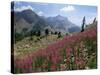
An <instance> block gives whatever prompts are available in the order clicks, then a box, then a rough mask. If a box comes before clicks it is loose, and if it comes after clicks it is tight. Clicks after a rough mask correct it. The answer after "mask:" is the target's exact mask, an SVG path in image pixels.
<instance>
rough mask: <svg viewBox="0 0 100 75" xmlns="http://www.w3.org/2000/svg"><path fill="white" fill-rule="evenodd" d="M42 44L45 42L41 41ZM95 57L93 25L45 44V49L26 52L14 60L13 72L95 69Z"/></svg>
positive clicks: (94, 27) (94, 28) (95, 34)
mask: <svg viewBox="0 0 100 75" xmlns="http://www.w3.org/2000/svg"><path fill="white" fill-rule="evenodd" d="M53 37H54V36H53ZM55 37H56V36H55ZM44 39H45V38H44ZM42 40H43V39H41V41H42ZM49 40H50V39H49ZM51 40H53V39H51ZM23 41H24V40H23ZM43 42H46V41H44V40H43ZM28 43H29V42H28ZM31 43H32V42H31ZM21 44H22V43H21ZM35 44H36V43H35ZM29 46H31V45H29ZM38 47H39V46H38ZM26 49H27V48H26ZM22 50H23V49H22ZM22 50H21V51H22ZM23 51H24V50H23ZM23 51H22V52H23ZM96 55H97V27H96V25H94V26H91V27H89V28H87V29H86V30H85V31H84V32H80V33H76V34H73V35H68V36H65V37H63V38H62V39H58V40H56V41H55V42H53V43H50V44H48V43H47V45H46V47H41V49H39V50H36V51H34V50H33V52H30V53H28V50H27V54H25V55H22V56H21V57H16V58H15V70H14V71H15V73H30V72H41V71H42V72H46V71H64V70H79V69H90V68H91V69H95V68H97V67H96V66H97V62H96V61H97V58H96V57H97V56H96Z"/></svg>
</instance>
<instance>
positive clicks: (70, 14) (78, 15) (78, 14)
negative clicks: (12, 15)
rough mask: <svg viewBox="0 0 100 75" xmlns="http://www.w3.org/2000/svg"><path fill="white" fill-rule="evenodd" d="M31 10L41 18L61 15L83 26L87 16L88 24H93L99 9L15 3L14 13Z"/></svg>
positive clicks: (68, 5)
mask: <svg viewBox="0 0 100 75" xmlns="http://www.w3.org/2000/svg"><path fill="white" fill-rule="evenodd" d="M26 9H31V10H32V11H34V12H36V13H37V14H38V15H40V16H45V17H54V16H57V15H61V16H63V17H67V18H68V19H69V20H70V21H71V22H72V23H74V24H76V25H78V26H81V23H82V19H83V17H84V16H85V18H86V24H89V23H92V22H93V19H94V18H95V17H96V18H97V7H96V6H86V5H71V4H55V3H36V2H21V1H16V2H14V11H19V12H20V11H23V10H26Z"/></svg>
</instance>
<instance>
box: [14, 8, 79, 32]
mask: <svg viewBox="0 0 100 75" xmlns="http://www.w3.org/2000/svg"><path fill="white" fill-rule="evenodd" d="M12 12H13V13H14V28H15V31H16V32H17V33H22V32H23V30H25V29H26V31H25V32H26V33H27V32H30V31H38V30H40V31H44V30H45V29H46V28H49V29H50V30H51V31H60V32H63V33H66V32H78V31H80V28H79V27H78V26H76V25H75V24H73V23H72V22H70V21H69V20H68V18H67V17H63V16H61V15H57V16H54V17H47V18H46V17H44V16H43V17H41V16H39V15H38V14H36V13H35V12H34V11H32V10H30V9H28V10H24V11H21V12H16V11H12Z"/></svg>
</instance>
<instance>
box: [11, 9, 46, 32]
mask: <svg viewBox="0 0 100 75" xmlns="http://www.w3.org/2000/svg"><path fill="white" fill-rule="evenodd" d="M12 12H13V11H12ZM14 27H15V30H16V32H17V33H22V32H23V30H27V31H26V32H30V31H38V30H41V31H42V30H44V28H45V27H47V24H46V22H45V20H43V19H42V18H40V17H39V16H38V15H37V14H36V13H35V12H34V11H32V10H24V11H21V12H15V11H14Z"/></svg>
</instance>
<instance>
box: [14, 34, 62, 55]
mask: <svg viewBox="0 0 100 75" xmlns="http://www.w3.org/2000/svg"><path fill="white" fill-rule="evenodd" d="M57 37H58V35H48V36H47V38H46V37H44V38H42V39H40V41H39V40H37V39H38V38H39V37H37V36H33V37H32V38H33V40H29V39H30V37H26V38H24V39H23V40H21V41H19V42H17V43H16V44H14V55H15V56H23V55H24V54H28V53H31V52H32V51H35V50H39V49H42V48H46V47H47V46H48V45H49V44H52V43H54V42H56V41H57V40H59V39H62V38H59V39H57Z"/></svg>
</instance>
